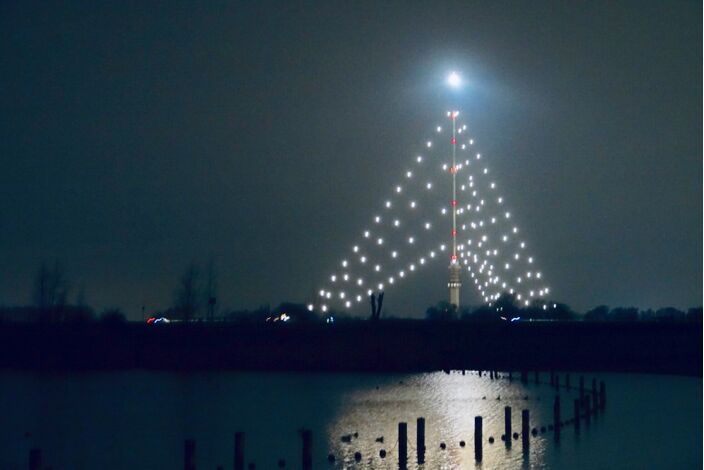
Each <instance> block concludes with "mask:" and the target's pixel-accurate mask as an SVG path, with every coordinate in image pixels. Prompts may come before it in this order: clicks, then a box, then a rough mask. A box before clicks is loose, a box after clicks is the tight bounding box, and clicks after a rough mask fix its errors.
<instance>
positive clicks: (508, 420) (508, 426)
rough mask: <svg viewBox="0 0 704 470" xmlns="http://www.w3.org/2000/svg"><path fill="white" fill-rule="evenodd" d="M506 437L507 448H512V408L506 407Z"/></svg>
mask: <svg viewBox="0 0 704 470" xmlns="http://www.w3.org/2000/svg"><path fill="white" fill-rule="evenodd" d="M504 435H505V436H506V442H505V443H506V447H511V407H510V406H506V407H504Z"/></svg>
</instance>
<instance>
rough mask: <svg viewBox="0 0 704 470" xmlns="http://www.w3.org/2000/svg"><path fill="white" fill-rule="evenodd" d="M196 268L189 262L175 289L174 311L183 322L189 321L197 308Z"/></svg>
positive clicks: (197, 286)
mask: <svg viewBox="0 0 704 470" xmlns="http://www.w3.org/2000/svg"><path fill="white" fill-rule="evenodd" d="M198 277H199V276H198V267H197V266H196V265H195V263H193V262H191V263H190V264H189V265H188V266H187V267H186V270H185V271H184V273H183V274H182V275H181V279H180V280H179V284H178V287H177V288H176V295H175V300H176V302H175V305H174V309H175V311H176V313H177V315H179V316H180V317H181V319H182V320H183V321H184V322H188V321H191V320H192V319H193V318H194V317H195V315H196V313H197V312H198V307H199V303H200V302H199V294H200V292H199V290H200V289H199V285H198Z"/></svg>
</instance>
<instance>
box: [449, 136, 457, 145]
mask: <svg viewBox="0 0 704 470" xmlns="http://www.w3.org/2000/svg"><path fill="white" fill-rule="evenodd" d="M450 142H451V143H452V145H455V144H456V143H457V139H455V138H454V137H453V138H452V140H451V141H450Z"/></svg>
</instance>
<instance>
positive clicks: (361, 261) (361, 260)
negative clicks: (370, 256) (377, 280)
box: [359, 256, 367, 264]
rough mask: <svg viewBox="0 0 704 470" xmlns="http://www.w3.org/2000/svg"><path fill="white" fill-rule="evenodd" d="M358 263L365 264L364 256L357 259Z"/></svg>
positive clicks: (365, 258)
mask: <svg viewBox="0 0 704 470" xmlns="http://www.w3.org/2000/svg"><path fill="white" fill-rule="evenodd" d="M359 261H360V263H362V264H364V263H366V262H367V257H366V256H362V257H361V258H359Z"/></svg>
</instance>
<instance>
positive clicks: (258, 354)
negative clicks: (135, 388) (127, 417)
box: [0, 320, 702, 377]
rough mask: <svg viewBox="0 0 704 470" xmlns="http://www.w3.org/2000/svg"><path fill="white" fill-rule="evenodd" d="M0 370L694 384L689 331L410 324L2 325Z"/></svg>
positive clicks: (695, 355) (695, 358)
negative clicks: (439, 374) (482, 376)
mask: <svg viewBox="0 0 704 470" xmlns="http://www.w3.org/2000/svg"><path fill="white" fill-rule="evenodd" d="M0 368H4V369H28V370H59V371H62V370H124V369H137V368H139V369H148V370H214V369H224V370H248V371H254V370H259V371H321V372H323V371H329V372H418V371H429V370H440V369H467V370H470V369H475V370H476V369H482V370H506V371H508V370H513V371H519V370H565V371H585V372H586V371H605V372H606V371H608V372H639V373H657V374H678V375H689V376H698V377H701V376H702V326H701V324H692V323H664V322H663V323H646V322H624V323H617V322H604V323H597V322H546V323H542V322H535V323H513V324H506V323H500V324H486V323H469V322H447V323H433V322H426V321H417V320H387V321H380V322H376V323H372V322H365V321H358V322H348V323H339V324H336V325H325V324H298V325H296V324H282V325H269V324H266V325H262V324H257V325H247V324H226V323H215V324H208V323H196V324H189V325H185V324H170V325H155V326H150V325H145V324H141V323H129V324H117V325H105V324H99V323H97V324H96V323H93V324H73V325H69V324H54V325H49V324H46V325H39V324H7V323H6V324H2V325H0Z"/></svg>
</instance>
